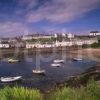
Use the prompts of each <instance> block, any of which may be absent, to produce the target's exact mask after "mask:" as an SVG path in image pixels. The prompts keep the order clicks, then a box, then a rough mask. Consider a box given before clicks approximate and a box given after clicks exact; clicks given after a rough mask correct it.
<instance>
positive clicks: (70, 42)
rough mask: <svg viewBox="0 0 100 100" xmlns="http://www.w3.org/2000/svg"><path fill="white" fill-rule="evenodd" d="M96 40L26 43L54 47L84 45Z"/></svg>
mask: <svg viewBox="0 0 100 100" xmlns="http://www.w3.org/2000/svg"><path fill="white" fill-rule="evenodd" d="M95 42H98V41H96V40H84V41H62V42H59V41H56V42H55V43H52V44H40V43H36V44H33V43H27V44H26V48H27V49H29V48H52V47H61V46H73V45H78V46H82V45H85V44H86V45H90V44H93V43H95Z"/></svg>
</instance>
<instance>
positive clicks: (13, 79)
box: [1, 76, 22, 82]
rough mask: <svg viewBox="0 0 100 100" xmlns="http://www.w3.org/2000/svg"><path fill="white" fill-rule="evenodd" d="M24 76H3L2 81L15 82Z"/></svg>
mask: <svg viewBox="0 0 100 100" xmlns="http://www.w3.org/2000/svg"><path fill="white" fill-rule="evenodd" d="M21 78H22V76H16V77H1V82H14V81H18V80H20V79H21Z"/></svg>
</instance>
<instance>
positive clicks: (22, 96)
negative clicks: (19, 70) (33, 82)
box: [0, 87, 42, 100]
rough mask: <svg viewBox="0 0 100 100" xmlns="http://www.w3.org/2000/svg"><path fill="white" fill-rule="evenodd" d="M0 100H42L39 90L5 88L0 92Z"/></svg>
mask: <svg viewBox="0 0 100 100" xmlns="http://www.w3.org/2000/svg"><path fill="white" fill-rule="evenodd" d="M0 100H42V95H41V94H40V92H39V90H33V89H27V88H24V87H13V88H10V87H5V88H4V89H1V90H0Z"/></svg>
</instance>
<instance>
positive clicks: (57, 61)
mask: <svg viewBox="0 0 100 100" xmlns="http://www.w3.org/2000/svg"><path fill="white" fill-rule="evenodd" d="M53 62H54V63H64V60H62V59H55V60H54V61H53Z"/></svg>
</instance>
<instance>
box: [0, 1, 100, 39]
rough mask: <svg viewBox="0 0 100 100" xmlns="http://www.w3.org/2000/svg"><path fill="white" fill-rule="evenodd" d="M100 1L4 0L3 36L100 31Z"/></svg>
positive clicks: (0, 17)
mask: <svg viewBox="0 0 100 100" xmlns="http://www.w3.org/2000/svg"><path fill="white" fill-rule="evenodd" d="M99 5H100V0H0V36H1V37H2V36H3V37H4V36H16V35H27V34H29V33H35V32H47V33H50V32H52V33H55V32H56V33H57V32H66V33H68V32H72V33H74V34H88V33H89V31H92V30H100V6H99Z"/></svg>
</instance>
